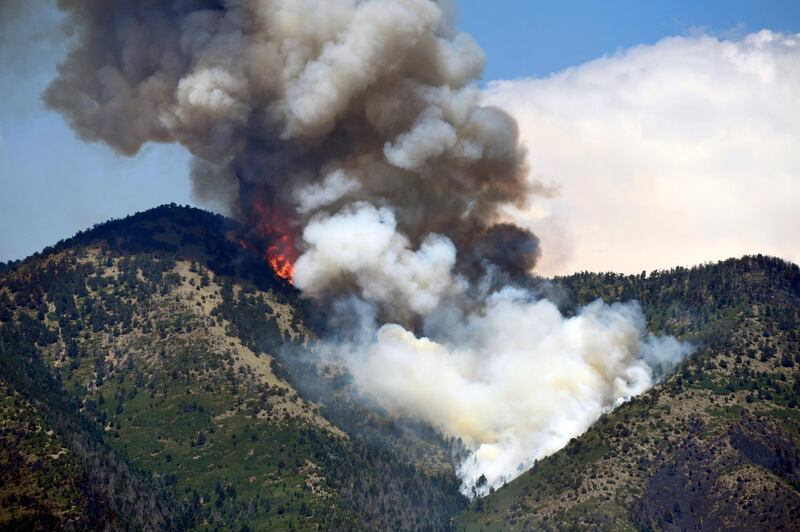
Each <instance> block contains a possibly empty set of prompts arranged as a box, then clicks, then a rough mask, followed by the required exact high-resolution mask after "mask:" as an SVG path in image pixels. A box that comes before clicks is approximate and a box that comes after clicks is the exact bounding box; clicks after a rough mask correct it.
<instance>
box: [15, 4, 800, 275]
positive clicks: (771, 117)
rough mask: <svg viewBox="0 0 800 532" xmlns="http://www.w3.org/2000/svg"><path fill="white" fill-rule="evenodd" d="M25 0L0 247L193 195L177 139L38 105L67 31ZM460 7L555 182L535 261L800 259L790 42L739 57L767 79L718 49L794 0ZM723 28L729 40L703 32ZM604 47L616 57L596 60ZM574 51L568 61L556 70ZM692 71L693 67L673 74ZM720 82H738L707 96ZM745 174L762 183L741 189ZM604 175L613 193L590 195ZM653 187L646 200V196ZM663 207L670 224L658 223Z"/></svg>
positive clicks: (24, 246)
mask: <svg viewBox="0 0 800 532" xmlns="http://www.w3.org/2000/svg"><path fill="white" fill-rule="evenodd" d="M14 5H16V6H18V9H9V8H10V7H14ZM37 5H39V4H38V3H36V2H30V1H27V2H25V1H22V0H10V1H9V0H0V224H1V226H2V230H0V260H9V259H17V258H22V257H24V256H26V255H28V254H30V253H32V252H34V251H36V250H39V249H41V248H42V247H44V246H45V245H48V244H52V243H54V242H56V241H57V240H59V239H61V238H65V237H69V236H71V235H72V234H74V233H75V232H76V231H77V230H80V229H84V228H87V227H89V226H91V225H92V224H94V223H98V222H101V221H104V220H106V219H108V218H111V217H119V216H124V215H126V214H128V213H132V212H134V211H137V210H144V209H147V208H149V207H153V206H155V205H158V204H161V203H166V202H170V201H174V202H176V203H189V202H191V198H190V193H189V182H188V178H187V166H186V165H187V162H188V156H187V154H186V153H185V152H184V151H183V149H182V148H179V147H176V146H160V145H159V146H149V147H147V148H145V149H144V150H143V151H142V152H141V153H140V154H139V155H138V156H137V157H135V158H132V159H131V158H123V157H118V156H116V155H115V154H114V153H113V152H111V151H110V150H109V149H108V148H106V147H105V146H101V145H88V144H85V143H83V142H81V141H80V140H78V139H77V138H76V137H75V134H74V133H73V132H72V131H71V130H70V129H69V128H68V126H67V125H66V124H65V123H64V121H63V120H62V118H61V117H60V116H59V115H57V114H55V113H53V112H51V111H48V110H46V109H44V107H43V106H42V104H41V102H40V94H41V92H42V90H43V89H44V87H45V86H46V85H47V82H48V81H49V79H51V78H52V76H53V74H54V72H55V68H56V64H57V62H58V60H59V58H60V57H63V54H64V50H65V48H66V46H67V43H66V42H65V40H64V39H61V38H58V37H57V36H58V31H57V27H58V15H57V13H56V12H55V11H54V10H53V9H52V8H45V9H41V8H37V7H35V6H37ZM456 5H457V8H458V10H459V13H460V20H461V28H462V29H463V30H465V31H468V32H469V33H472V34H473V35H474V36H475V37H476V39H477V40H478V42H479V43H480V44H481V45H482V46H483V47H484V49H485V50H486V52H487V56H488V64H487V68H486V71H485V76H484V80H485V81H486V82H487V83H488V82H490V81H492V80H510V79H520V80H521V81H517V82H515V83H512V84H504V85H498V86H493V88H492V89H491V91H490V92H491V97H492V98H494V99H495V100H496V101H497V103H500V102H501V101H502V102H503V105H505V106H506V107H507V108H508V109H509V110H510V111H511V112H512V113H513V114H515V115H517V116H518V117H519V118H520V120H521V127H522V132H523V137H524V138H525V139H526V140H528V141H529V142H530V143H531V146H530V151H531V156H532V157H531V164H532V167H533V168H534V172H535V173H536V172H538V174H537V175H538V177H541V178H543V179H545V180H549V181H552V182H553V183H555V184H560V185H561V197H560V198H558V199H555V200H552V201H549V202H543V203H541V204H540V205H539V206H537V209H536V210H535V212H533V213H526V215H527V218H528V219H529V220H533V222H531V223H533V224H534V226H535V227H537V228H538V229H539V231H540V232H541V233H543V234H542V237H543V240H544V243H545V253H546V254H548V255H546V257H545V260H544V262H543V268H544V270H543V271H544V272H545V273H555V272H568V271H573V270H576V269H577V270H580V269H603V270H612V269H613V270H620V271H637V270H638V269H641V267H640V266H642V265H644V266H643V267H646V268H648V269H651V268H652V267H655V266H657V265H658V266H671V265H675V264H681V263H683V264H690V263H696V262H699V261H703V260H708V259H712V258H721V257H722V256H723V255H722V254H724V253H731V254H741V253H743V252H747V251H752V252H757V251H763V252H769V253H774V254H778V255H781V256H784V257H787V258H791V259H793V260H795V261H797V260H800V251H798V249H797V244H796V243H795V241H796V240H797V239H795V238H794V237H793V233H794V231H795V227H797V226H798V224H800V220H798V218H797V215H793V213H792V210H791V208H792V207H793V204H794V203H796V202H797V200H798V199H800V196H799V195H798V191H800V186H798V182H800V168H798V160H797V158H796V157H793V156H792V153H800V143H798V138H799V137H800V133H798V132H797V128H796V127H794V126H795V124H797V119H798V118H800V115H798V114H797V107H798V105H799V104H798V99H797V97H796V89H794V90H793V89H792V88H791V87H796V86H797V85H796V84H795V85H791V84H792V83H796V81H797V75H798V71H800V66H798V62H797V53H796V52H797V49H796V48H794V49H792V47H791V46H790V45H787V44H786V42H787V41H786V39H789V38H783V37H782V39H783V40H782V41H780V44H781V45H780V46H778V44H775V45H774V46H771V45H770V46H767V47H766V48H765V49H764V50H762V52H763V53H761V55H758V56H757V59H753V61H755V62H756V63H757V64H755V66H753V64H751V66H750V67H747V68H750V71H753V70H754V69H755V71H758V69H759V68H760V67H763V66H764V65H767V66H768V65H769V64H778V63H779V66H778V67H777V68H779V70H780V71H779V72H778V73H777V74H776V75H775V76H772V77H770V76H769V75H768V74H763V72H762V74H763V75H762V81H763V82H764V85H758V84H757V83H755V82H753V80H752V79H751V78H752V76H750V74H748V72H750V71H748V70H747V68H745V67H743V68H740V69H738V70H737V69H736V68H734V67H731V64H732V63H731V61H730V55H726V53H728V52H726V51H725V50H732V52H730V53H735V52H736V50H745V49H746V45H745V44H744V43H745V42H746V39H745V36H747V35H748V34H751V33H753V32H755V31H758V30H760V29H764V28H767V29H770V30H773V31H775V32H783V33H786V34H792V33H795V32H798V31H800V2H796V1H793V0H785V1H777V0H772V1H768V0H752V1H742V0H739V1H734V0H726V1H721V0H720V1H706V2H695V1H681V2H655V1H653V2H642V1H640V0H630V1H621V0H618V1H607V2H602V3H600V2H590V1H567V0H565V1H559V2H555V1H552V2H541V1H531V0H504V1H503V2H498V3H489V2H485V1H484V0H461V1H457V2H456ZM489 6H491V7H489ZM701 34H709V35H713V36H715V37H717V38H718V39H719V40H713V42H712V41H708V40H706V41H704V40H702V39H700V38H699V37H697V36H698V35H701ZM675 35H680V36H687V37H690V39H688V40H686V41H681V43H682V46H683V48H681V47H680V44H681V43H678V44H676V42H674V41H665V42H662V43H659V41H661V40H662V39H663V38H665V37H669V36H675ZM724 39H728V40H730V45H731V46H729V47H728V48H726V47H725V46H723V45H719V46H718V45H715V44H714V43H720V40H724ZM789 40H791V39H789ZM656 43H659V44H656ZM641 44H648V45H654V46H645V47H637V45H641ZM720 46H721V47H720ZM631 48H633V50H629V49H631ZM676 49H677V50H678V51H677V52H676ZM787 50H788V51H787ZM681 54H684V55H683V56H681ZM687 54H688V55H687ZM792 54H794V55H792ZM603 56H611V57H610V58H608V59H606V60H603V61H600V62H597V61H595V62H592V60H595V59H597V58H600V57H603ZM687 57H689V58H691V57H698V58H701V61H699V63H702V64H700V65H698V62H693V61H690V60H687ZM754 57H756V56H754ZM758 58H760V60H762V61H763V62H762V63H758V61H759V59H758ZM776 61H778V63H775V62H776ZM585 63H588V64H585ZM734 63H735V62H734ZM581 65H582V66H581ZM572 66H577V67H578V68H574V69H571V70H566V71H565V69H568V68H569V67H572ZM784 70H788V72H784ZM550 74H556V75H555V76H552V77H548V75H550ZM701 74H702V75H701ZM687 76H688V79H694V80H695V81H697V82H696V83H683V84H681V83H680V82H681V81H683V80H685V79H687ZM764 76H766V77H764ZM542 78H544V79H542ZM663 82H670V83H677V84H678V85H676V87H677V88H678V90H675V91H672V92H670V93H669V94H664V95H662V96H663V98H660V97H659V96H658V95H659V93H658V92H652V91H651V88H652V87H654V86H656V87H657V86H658V83H663ZM787 84H788V85H787ZM787 86H788V87H790V88H787ZM726 87H728V88H730V90H727V89H726ZM761 88H764V89H765V90H764V91H760V89H761ZM726 90H727V92H728V93H731V92H732V93H733V94H732V95H731V94H728V96H730V97H720V98H717V97H716V92H717V91H719V92H720V93H725V92H726ZM787 90H788V91H789V95H788V96H787V95H786V94H785V92H786V91H787ZM709 92H711V93H712V94H711V95H709ZM567 94H568V95H569V97H567V96H565V95H567ZM617 94H624V95H625V97H624V98H615V95H617ZM651 94H652V97H648V95H651ZM792 94H795V96H792ZM768 99H769V101H767V100H768ZM776 99H777V102H778V103H777V104H773V105H770V102H774V101H776ZM775 105H778V108H777V109H776V108H775ZM637 106H638V107H637ZM672 106H674V107H672ZM673 109H678V110H679V111H680V112H672V111H673ZM698 114H700V115H702V117H703V118H702V120H701V119H698ZM780 117H783V119H782V120H781V119H779V118H780ZM687 124H693V125H695V126H697V127H692V128H689V127H688V126H687ZM787 124H789V126H787ZM740 126H741V127H740ZM642 128H644V129H642ZM697 128H699V130H698V129H697ZM632 131H633V133H632ZM637 131H638V133H636V132H637ZM642 131H644V132H645V133H646V134H642ZM698 131H700V133H698ZM703 131H705V134H704V133H703ZM720 131H722V133H724V134H722V133H719V132H720ZM623 133H624V134H623ZM731 139H735V142H734V141H730V140H731ZM612 140H617V142H612ZM545 141H546V142H545ZM601 141H602V142H601ZM729 141H730V142H729ZM695 148H696V149H695ZM643 150H644V151H643ZM701 150H702V154H700V151H701ZM795 150H797V151H795ZM743 153H747V154H749V155H748V156H747V157H743V156H742V154H743ZM682 161H683V162H685V163H686V164H685V165H684V166H682ZM668 163H669V164H668ZM598 170H602V171H598ZM728 172H732V173H733V174H735V175H731V176H730V179H729V174H728ZM668 185H669V186H668ZM756 185H758V186H760V187H762V188H761V189H760V190H769V191H770V193H768V194H759V195H756V198H758V201H751V198H753V197H754V189H753V187H754V186H756ZM614 186H617V187H618V190H619V191H620V193H619V194H606V195H602V194H601V195H599V196H598V195H597V190H608V187H612V189H613V187H614ZM656 191H658V200H659V201H658V202H655V203H653V202H652V201H650V203H648V201H645V200H653V197H654V193H655V192H656ZM697 194H703V196H702V197H701V196H698V195H697ZM693 195H694V196H693ZM715 195H717V196H718V198H715V197H714V196H715ZM587 198H590V199H591V200H592V201H588V200H587ZM698 198H700V199H702V200H703V201H699V200H698ZM720 198H721V199H720ZM787 205H788V206H787ZM651 206H652V208H656V207H657V209H656V211H651ZM709 206H711V207H713V208H711V209H710V210H709ZM742 209H744V210H742ZM705 211H709V212H710V214H708V212H706V214H705V215H702V216H701V212H705ZM653 212H655V214H654V215H653V216H649V215H650V214H652V213H653ZM606 213H611V214H613V215H606ZM739 213H741V216H739ZM517 214H518V215H519V213H517ZM676 215H678V216H679V219H680V221H681V222H682V223H680V224H671V223H670V221H671V220H672V219H673V217H674V216H676ZM635 217H640V219H641V220H642V222H639V221H638V219H637V218H635ZM764 219H766V220H767V221H768V223H762V222H764ZM603 224H605V225H603ZM673 225H677V226H678V227H677V228H675V227H672V226H673ZM627 227H633V228H634V229H635V230H631V231H629V230H626V228H627ZM670 230H672V231H670ZM680 235H682V236H683V238H678V236H680ZM645 242H647V243H648V246H649V247H646V248H642V246H643V243H645ZM756 246H758V249H755V247H756ZM644 259H646V260H644Z"/></svg>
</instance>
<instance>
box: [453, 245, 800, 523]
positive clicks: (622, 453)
mask: <svg viewBox="0 0 800 532" xmlns="http://www.w3.org/2000/svg"><path fill="white" fill-rule="evenodd" d="M559 283H560V284H561V285H562V286H563V287H564V288H565V289H566V292H567V294H568V296H569V300H570V304H577V303H584V302H586V301H588V300H591V299H593V298H595V297H603V298H604V299H606V300H607V301H610V300H616V299H628V298H636V299H638V300H639V301H641V302H642V304H643V307H644V310H645V313H646V314H647V316H648V318H649V324H650V328H651V330H655V331H659V330H664V331H666V332H670V333H673V334H676V335H679V336H680V337H681V338H682V339H685V340H690V341H692V342H694V343H695V344H696V345H697V351H696V353H695V354H694V356H692V357H691V359H690V360H689V361H688V362H687V363H685V364H684V365H683V366H682V368H681V370H680V371H679V372H678V373H677V374H676V375H673V376H672V377H670V378H668V379H667V381H666V382H665V383H663V384H662V385H659V386H657V387H656V388H655V389H653V390H651V391H650V392H648V393H646V394H645V395H643V396H642V397H639V398H637V399H635V400H632V401H630V402H628V403H627V404H625V405H623V406H622V407H620V408H618V409H617V410H615V411H613V412H612V413H610V414H608V415H605V416H603V417H602V418H601V419H600V421H599V422H598V423H597V424H596V425H595V426H593V427H592V428H591V429H590V430H589V431H588V432H587V433H586V434H584V435H582V436H581V437H579V438H577V439H575V440H573V441H572V442H571V443H570V445H569V446H568V447H567V448H565V449H563V450H561V451H560V452H558V453H556V454H555V455H553V456H551V457H549V458H547V459H545V460H542V461H541V462H540V463H538V464H537V465H536V466H535V467H534V468H533V469H532V470H530V471H529V472H528V473H526V474H524V475H523V476H521V477H519V478H518V479H516V480H515V481H513V482H511V483H510V484H508V485H507V486H505V487H503V488H501V489H500V490H498V491H497V492H496V493H494V494H493V495H491V496H489V497H487V498H485V499H483V500H481V501H478V502H476V503H473V504H472V505H470V507H469V509H468V511H467V512H466V513H465V514H464V515H463V516H461V518H460V519H459V520H458V527H459V528H460V529H466V530H480V529H484V530H489V529H495V528H508V529H519V530H529V529H544V530H547V529H585V528H597V529H604V530H625V529H629V530H679V529H680V530H720V529H747V528H749V529H753V530H765V529H771V530H780V529H783V530H792V529H797V526H798V524H800V491H798V490H799V489H800V452H798V445H800V410H798V402H800V370H798V368H800V344H798V340H800V272H799V271H798V268H797V266H795V265H791V264H788V263H785V262H783V261H780V260H777V259H771V258H764V257H747V258H744V259H740V260H729V261H725V262H722V263H718V264H714V265H710V266H704V267H700V268H694V269H688V270H687V269H677V270H672V271H668V272H658V273H654V274H651V275H650V276H632V277H623V276H615V275H603V274H581V275H575V276H572V277H568V278H563V279H559Z"/></svg>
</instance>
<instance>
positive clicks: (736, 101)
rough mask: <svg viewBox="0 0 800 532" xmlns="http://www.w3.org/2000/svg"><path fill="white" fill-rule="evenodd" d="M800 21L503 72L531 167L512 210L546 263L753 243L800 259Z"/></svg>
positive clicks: (642, 257)
mask: <svg viewBox="0 0 800 532" xmlns="http://www.w3.org/2000/svg"><path fill="white" fill-rule="evenodd" d="M799 87H800V34H796V35H782V34H777V33H773V32H770V31H762V32H759V33H755V34H751V35H748V36H747V37H745V38H743V39H741V40H738V41H725V40H718V39H716V38H713V37H708V36H698V37H675V38H669V39H665V40H663V41H661V42H659V43H657V44H655V45H647V46H638V47H635V48H632V49H629V50H627V51H624V52H622V53H619V54H617V55H614V56H611V57H604V58H602V59H598V60H595V61H592V62H589V63H586V64H583V65H580V66H578V67H574V68H570V69H567V70H565V71H563V72H561V73H559V74H556V75H553V76H551V77H548V78H544V79H523V80H515V81H501V82H496V83H493V84H492V85H491V86H490V87H489V89H488V90H487V91H486V100H487V101H488V103H492V104H495V105H498V106H500V107H503V108H505V109H506V110H508V111H510V112H511V113H512V114H513V115H514V116H515V117H516V118H517V119H518V120H519V121H520V127H521V132H522V138H523V140H524V142H525V143H526V144H527V146H528V148H529V150H530V161H531V168H532V173H533V174H534V175H535V176H536V177H537V178H538V179H540V180H544V181H546V182H551V181H552V182H555V183H557V184H560V185H561V195H560V196H559V197H557V198H554V199H551V200H540V201H539V203H538V204H537V205H536V207H535V210H532V211H525V212H519V211H514V212H512V211H510V214H511V215H512V216H513V217H515V218H516V219H517V220H518V221H525V222H527V223H528V224H529V225H531V226H532V227H533V228H534V230H536V231H537V233H538V234H539V236H540V237H541V238H542V241H543V253H544V256H543V259H542V262H541V266H540V272H541V273H545V274H553V273H568V272H572V271H578V270H614V271H621V272H638V271H641V270H644V269H647V270H652V269H657V268H664V267H670V266H674V265H678V264H696V263H699V262H704V261H708V260H716V259H722V258H727V257H730V256H738V255H742V254H745V253H759V252H760V253H768V254H773V255H778V256H781V257H784V258H786V259H789V260H793V261H795V262H800V238H798V236H797V228H798V227H800V89H798V88H799Z"/></svg>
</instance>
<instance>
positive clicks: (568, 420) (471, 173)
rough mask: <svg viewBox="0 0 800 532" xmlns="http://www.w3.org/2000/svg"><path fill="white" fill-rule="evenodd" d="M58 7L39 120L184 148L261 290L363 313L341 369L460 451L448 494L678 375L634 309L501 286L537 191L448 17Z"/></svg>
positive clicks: (427, 8) (102, 136)
mask: <svg viewBox="0 0 800 532" xmlns="http://www.w3.org/2000/svg"><path fill="white" fill-rule="evenodd" d="M60 5H61V7H62V9H63V10H64V11H65V12H66V13H67V14H68V22H69V24H70V25H71V26H72V28H73V29H74V30H75V31H76V32H77V35H78V39H77V45H76V47H75V48H74V49H73V50H72V51H71V52H70V54H69V56H68V58H67V59H66V61H65V62H64V63H63V64H62V65H60V68H59V75H58V77H57V79H55V80H54V81H53V82H52V84H51V85H50V87H49V88H48V90H47V91H46V94H45V100H46V102H47V103H48V104H49V105H50V106H51V107H52V108H54V109H57V110H59V111H60V112H62V113H63V114H64V116H65V117H66V118H67V119H68V120H69V122H70V123H71V125H72V126H73V127H74V128H75V130H76V131H77V132H78V133H79V134H80V135H81V136H82V137H83V138H85V139H86V140H89V141H100V142H104V143H106V144H108V145H109V146H111V147H113V148H114V149H116V150H117V151H118V152H120V153H123V154H135V153H136V152H137V151H138V150H139V149H140V148H141V147H142V145H143V144H145V143H147V142H177V143H181V144H182V145H184V146H186V148H187V149H188V150H190V151H191V153H192V154H193V155H194V157H195V160H194V162H193V164H192V178H193V184H194V190H195V194H196V196H197V197H198V198H199V199H201V200H203V201H206V202H209V203H212V204H215V205H220V204H222V205H225V207H226V210H227V211H228V212H230V213H232V214H233V215H235V216H237V217H238V218H240V219H241V220H242V221H243V222H245V223H246V224H249V225H250V226H251V230H252V232H253V233H257V234H259V235H261V236H262V237H264V239H265V240H266V241H267V243H266V245H267V249H266V252H267V257H268V260H269V262H270V264H272V266H273V269H274V270H275V271H276V273H277V274H278V275H280V276H282V277H286V278H291V279H292V280H293V281H294V283H295V284H296V286H297V287H298V288H300V289H301V290H303V291H304V293H305V294H306V295H308V296H309V297H317V298H320V299H321V300H322V301H325V302H333V303H332V304H339V305H341V303H340V302H341V301H343V300H346V301H351V302H355V308H356V309H365V308H366V309H369V310H370V311H371V312H372V315H373V316H374V317H377V318H375V320H376V321H375V322H372V321H370V320H366V321H364V322H362V323H361V324H360V328H359V329H358V332H359V333H360V336H358V337H359V341H358V342H348V343H347V345H344V346H342V345H337V346H335V347H336V348H337V351H338V352H339V353H340V357H341V360H343V361H344V363H346V364H348V365H349V366H350V368H351V370H352V371H353V373H354V375H355V376H356V379H357V382H358V383H360V385H361V387H362V389H363V390H364V391H365V392H368V393H372V394H374V395H375V396H376V398H377V400H378V401H379V402H381V403H382V404H383V405H384V406H386V407H387V408H389V409H391V410H394V411H396V412H398V413H403V414H406V415H411V416H414V417H418V418H420V419H423V420H425V421H428V422H429V423H431V424H433V425H435V426H437V427H439V428H440V429H442V430H443V431H445V432H446V433H447V434H450V435H453V436H458V437H461V438H462V439H463V440H464V441H465V442H466V443H467V445H469V446H470V447H471V448H472V449H473V450H474V451H475V452H474V454H473V455H472V456H471V457H470V458H469V459H468V460H467V461H465V462H464V463H463V464H461V465H460V473H461V474H462V478H463V479H464V481H465V490H467V491H468V490H469V486H470V485H471V484H473V483H474V482H475V480H476V479H477V478H478V477H479V476H480V475H481V474H484V475H486V476H487V478H488V479H489V483H488V484H487V487H488V486H491V485H498V484H499V483H501V482H502V481H503V480H504V479H510V478H512V477H513V476H515V475H516V474H518V473H519V472H521V471H522V470H524V469H525V468H526V467H528V466H529V465H530V464H531V462H532V460H533V459H535V458H539V457H542V456H544V455H546V454H548V453H551V452H553V451H555V450H556V449H558V448H559V447H560V446H562V445H564V443H566V442H567V441H568V440H569V438H571V437H573V436H575V435H577V434H579V433H580V432H582V431H583V430H585V429H586V427H588V426H589V424H590V423H591V422H592V421H593V420H595V419H596V418H597V416H599V415H600V413H602V412H603V411H604V410H607V409H609V408H611V407H613V405H614V404H616V403H617V402H619V401H621V400H624V399H625V398H627V397H629V396H631V395H633V394H636V393H639V392H641V391H642V390H644V389H646V388H647V387H648V386H650V385H651V384H652V382H653V378H654V369H653V368H656V369H655V371H657V372H663V371H668V370H669V368H670V367H671V364H672V363H673V362H674V360H676V359H677V358H679V357H680V355H681V351H682V349H683V348H682V347H681V346H680V345H679V344H677V343H676V342H669V341H661V340H658V339H654V338H652V337H648V336H647V335H646V333H645V331H644V324H643V319H642V317H641V313H640V312H639V311H638V310H637V307H635V306H612V307H608V306H605V305H603V304H601V303H597V304H594V305H591V306H589V307H587V308H586V309H584V310H583V311H581V313H580V314H579V315H577V316H576V317H574V318H569V319H565V318H564V317H562V316H561V315H560V314H559V312H558V310H557V309H556V307H555V306H554V305H553V304H552V303H550V302H547V301H543V300H539V301H537V300H536V298H534V297H533V296H532V295H531V293H529V292H528V291H525V290H523V289H520V288H513V287H514V286H525V285H526V284H530V283H529V281H530V278H529V275H530V273H531V270H532V269H533V267H534V266H535V263H536V260H537V258H538V257H539V254H540V250H539V240H538V239H537V238H536V236H534V235H533V234H532V233H531V232H529V231H527V230H525V229H522V228H520V227H517V226H515V225H512V224H509V223H507V222H506V223H504V220H506V219H507V217H504V215H503V213H504V212H508V209H514V208H517V209H519V208H524V207H525V206H526V205H527V204H528V203H529V202H530V201H531V198H532V196H535V195H536V194H537V193H540V192H542V191H544V190H545V189H544V188H543V187H541V186H540V185H538V184H536V183H532V182H531V181H530V180H529V179H528V172H527V167H526V158H525V150H524V149H523V148H522V146H521V145H520V143H519V138H518V137H519V135H518V130H517V125H516V123H515V121H514V120H513V119H512V118H511V117H510V116H509V115H507V114H506V113H505V112H503V111H501V110H499V109H498V108H495V107H490V106H484V105H482V104H481V99H482V95H481V93H480V91H479V90H478V89H477V88H476V87H475V86H474V85H472V84H471V82H472V81H473V80H475V79H476V78H477V77H478V76H479V75H480V72H481V69H482V65H483V61H484V57H483V53H482V51H481V50H480V49H479V48H478V47H477V45H476V44H475V42H474V41H473V40H472V39H471V38H470V37H468V36H466V35H463V34H459V33H456V32H455V31H454V30H453V28H452V27H451V23H450V20H449V17H448V16H447V15H446V13H449V12H450V10H449V8H448V6H446V5H442V3H440V2H434V1H431V0H362V1H357V0H259V1H256V0H227V1H225V2H222V1H213V0H174V1H171V2H169V1H166V2H153V1H151V0H126V1H122V0H118V1H112V0H69V1H67V0H62V1H61V2H60ZM337 302H339V303H337ZM390 320H391V321H393V322H397V323H387V321H390ZM351 336H352V335H351ZM648 360H652V361H656V362H657V363H656V362H654V365H653V366H652V367H651V366H650V365H649V364H648Z"/></svg>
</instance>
